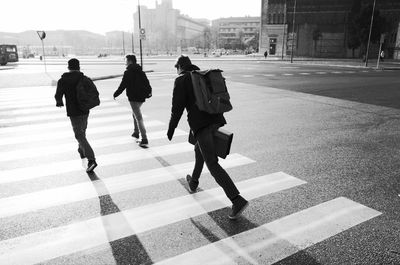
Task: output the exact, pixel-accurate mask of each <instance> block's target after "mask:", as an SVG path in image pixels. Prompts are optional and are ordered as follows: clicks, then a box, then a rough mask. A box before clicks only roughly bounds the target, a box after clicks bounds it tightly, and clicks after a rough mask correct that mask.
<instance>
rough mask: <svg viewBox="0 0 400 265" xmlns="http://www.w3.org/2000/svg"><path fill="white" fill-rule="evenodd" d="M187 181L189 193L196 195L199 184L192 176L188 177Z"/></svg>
mask: <svg viewBox="0 0 400 265" xmlns="http://www.w3.org/2000/svg"><path fill="white" fill-rule="evenodd" d="M186 181H187V183H188V185H189V192H190V193H195V192H196V191H197V187H198V186H199V182H198V181H196V180H193V179H192V177H191V176H190V175H186Z"/></svg>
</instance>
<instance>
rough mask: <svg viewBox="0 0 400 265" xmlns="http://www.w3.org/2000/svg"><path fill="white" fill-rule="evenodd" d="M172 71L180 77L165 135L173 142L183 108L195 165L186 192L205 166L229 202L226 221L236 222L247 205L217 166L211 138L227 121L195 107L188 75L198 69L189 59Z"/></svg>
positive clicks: (184, 58) (183, 58)
mask: <svg viewBox="0 0 400 265" xmlns="http://www.w3.org/2000/svg"><path fill="white" fill-rule="evenodd" d="M175 67H176V69H177V71H178V74H179V76H178V77H177V78H176V79H175V83H174V90H173V97H172V110H171V118H170V121H169V127H168V132H167V136H168V139H169V140H171V139H172V137H173V135H174V132H175V128H176V127H177V126H178V123H179V120H180V118H181V117H182V114H183V111H184V110H185V108H186V111H187V116H188V123H189V126H190V129H191V131H192V132H193V134H194V139H195V142H196V143H195V158H196V162H195V165H194V169H193V174H192V176H190V175H187V176H186V181H187V183H188V186H189V190H190V192H192V193H193V192H196V191H197V187H198V185H199V178H200V174H201V171H202V169H203V165H204V162H205V163H206V165H207V167H208V169H209V171H210V173H211V175H212V176H213V177H214V179H215V180H216V182H217V183H218V184H219V185H220V186H221V187H222V189H223V190H224V192H225V194H226V196H227V197H228V198H229V199H230V201H231V202H232V211H231V212H230V213H229V218H230V219H236V218H237V217H238V216H239V215H241V213H242V212H243V210H244V209H245V208H246V207H247V206H248V201H247V200H245V199H244V198H243V197H242V196H241V195H239V191H238V189H237V188H236V186H235V184H234V183H233V181H232V179H231V178H230V176H229V175H228V173H227V172H226V171H225V170H224V169H223V168H222V167H221V166H220V164H219V163H218V157H217V154H216V150H215V143H214V138H213V135H214V133H215V131H216V130H217V129H218V128H219V127H221V126H223V125H225V124H226V120H225V118H224V116H223V115H222V114H209V113H207V112H204V111H200V110H199V108H198V107H197V106H196V104H195V96H194V92H193V85H192V80H191V76H190V71H193V70H199V68H198V67H197V66H196V65H193V64H192V63H191V61H190V59H189V57H187V56H180V57H178V59H177V61H176V64H175Z"/></svg>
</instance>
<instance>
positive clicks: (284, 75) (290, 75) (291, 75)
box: [282, 73, 293, 76]
mask: <svg viewBox="0 0 400 265" xmlns="http://www.w3.org/2000/svg"><path fill="white" fill-rule="evenodd" d="M282 75H284V76H292V75H293V74H287V73H286V74H282Z"/></svg>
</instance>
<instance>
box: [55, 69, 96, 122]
mask: <svg viewBox="0 0 400 265" xmlns="http://www.w3.org/2000/svg"><path fill="white" fill-rule="evenodd" d="M82 77H83V73H82V72H79V71H71V72H67V73H64V74H63V75H62V76H61V78H60V79H59V80H58V83H57V91H56V94H55V95H54V98H55V99H56V102H57V104H56V105H57V107H61V106H64V104H63V101H62V98H63V96H65V104H66V106H67V116H69V117H74V116H81V115H86V114H89V111H82V110H80V109H79V105H78V100H77V98H76V86H77V85H78V82H79V80H80V79H81V78H82Z"/></svg>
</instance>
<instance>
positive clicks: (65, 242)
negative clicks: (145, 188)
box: [0, 172, 306, 265]
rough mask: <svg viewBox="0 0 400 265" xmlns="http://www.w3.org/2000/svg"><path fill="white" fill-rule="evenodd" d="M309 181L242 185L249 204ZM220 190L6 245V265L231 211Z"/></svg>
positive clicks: (1, 245)
mask: <svg viewBox="0 0 400 265" xmlns="http://www.w3.org/2000/svg"><path fill="white" fill-rule="evenodd" d="M305 183H306V182H304V181H302V180H300V179H298V178H295V177H292V176H290V175H287V174H285V173H282V172H279V173H274V174H269V175H265V176H261V177H256V178H251V179H249V180H245V181H241V182H238V183H237V187H238V189H239V190H240V191H241V194H242V195H243V196H244V197H246V198H247V199H249V200H252V199H255V198H259V197H261V196H265V195H268V194H271V193H275V192H278V191H282V190H285V189H290V188H293V187H296V186H299V185H302V184H305ZM230 205H231V203H230V201H229V200H228V199H227V198H226V196H225V194H224V193H223V192H222V191H221V189H220V188H214V189H211V190H206V191H202V192H198V193H195V194H192V195H185V196H182V197H177V198H173V199H169V200H165V201H161V202H158V203H154V204H150V205H145V206H142V207H138V208H134V209H130V210H125V211H122V212H118V213H114V214H110V215H106V216H102V217H97V218H92V219H89V220H86V221H82V222H78V223H73V224H70V225H65V226H61V227H56V228H53V229H49V230H45V231H40V232H35V233H31V234H27V235H24V236H20V237H16V238H11V239H8V240H3V241H1V242H0V264H9V265H11V264H18V265H21V264H35V263H39V262H43V261H46V260H50V259H54V258H57V257H60V256H65V255H69V254H73V253H76V252H79V251H84V250H88V249H90V248H94V247H97V246H101V245H104V244H108V243H109V242H111V241H115V240H118V239H121V238H124V237H127V236H132V235H134V234H138V233H143V232H146V231H150V230H153V229H156V228H159V227H163V226H166V225H169V224H173V223H176V222H179V221H184V220H187V219H188V218H191V217H195V216H199V215H202V214H207V213H208V212H211V211H215V210H218V209H222V208H225V207H227V206H230Z"/></svg>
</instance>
